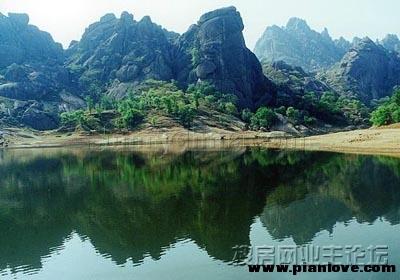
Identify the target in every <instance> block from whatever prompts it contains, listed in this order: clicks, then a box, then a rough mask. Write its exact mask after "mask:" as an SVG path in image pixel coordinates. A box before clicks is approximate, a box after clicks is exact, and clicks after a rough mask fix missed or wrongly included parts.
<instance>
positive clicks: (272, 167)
mask: <svg viewBox="0 0 400 280" xmlns="http://www.w3.org/2000/svg"><path fill="white" fill-rule="evenodd" d="M399 223H400V160H399V159H393V158H388V157H379V156H378V157H372V156H356V155H339V154H331V153H306V152H284V151H271V150H262V149H259V148H252V149H250V148H247V149H228V150H224V151H199V150H197V151H195V150H192V151H180V152H178V151H176V150H174V151H168V149H162V148H161V149H157V150H155V151H151V152H144V151H132V150H130V151H129V150H112V149H109V150H107V149H106V150H99V149H69V150H65V149H47V150H37V149H36V150H15V151H12V150H8V151H0V279H144V280H146V279H163V280H167V279H171V280H179V279H294V278H293V276H291V274H289V273H288V274H283V273H280V274H268V275H266V274H262V273H260V274H251V273H248V272H247V267H245V266H243V265H241V262H242V261H245V259H246V258H247V257H248V255H247V256H246V254H242V255H241V254H236V259H235V261H233V259H234V256H235V252H236V251H237V250H236V249H234V248H235V247H236V246H243V248H246V247H248V246H263V245H268V246H276V247H278V246H282V245H285V246H286V245H287V246H291V245H295V246H304V247H306V246H315V247H317V246H322V247H323V246H326V245H336V246H345V245H360V246H362V247H363V248H367V247H368V246H377V245H388V246H389V262H390V263H392V264H396V265H398V269H399V268H400V225H399ZM295 279H400V274H399V273H396V274H365V275H363V276H359V275H354V274H334V273H333V274H319V275H316V274H301V275H299V276H297V277H296V278H295Z"/></svg>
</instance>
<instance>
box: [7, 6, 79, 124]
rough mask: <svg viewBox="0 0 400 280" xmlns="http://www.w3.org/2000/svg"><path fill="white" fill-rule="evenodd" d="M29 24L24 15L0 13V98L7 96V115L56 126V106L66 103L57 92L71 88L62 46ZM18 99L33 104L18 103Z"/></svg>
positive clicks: (26, 122) (27, 18) (30, 122)
mask: <svg viewBox="0 0 400 280" xmlns="http://www.w3.org/2000/svg"><path fill="white" fill-rule="evenodd" d="M28 23H29V17H28V15H26V14H9V16H8V17H6V16H4V15H0V97H5V98H7V102H6V103H3V106H6V105H5V104H8V106H7V108H6V109H7V110H5V111H6V112H7V114H6V115H7V116H6V117H9V118H13V119H15V120H16V121H18V122H20V123H24V124H26V125H28V126H31V127H34V128H37V129H43V130H45V129H52V128H54V127H56V126H57V125H58V117H54V116H57V114H58V105H61V104H65V102H64V101H63V99H62V98H61V97H60V93H61V92H64V95H70V94H68V93H67V91H68V90H72V88H71V87H72V85H71V83H70V75H69V72H68V71H67V70H66V69H65V67H64V66H63V63H64V53H63V49H62V47H61V45H60V44H58V43H55V42H54V41H53V39H52V38H51V36H50V34H48V33H46V32H43V31H40V30H39V29H38V28H37V27H35V26H32V25H29V24H28ZM18 101H27V102H25V103H26V104H31V105H32V104H35V106H34V107H30V106H22V107H21V106H17V105H16V104H17V103H18ZM13 104H14V105H13ZM50 104H51V105H50ZM64 107H68V106H64ZM72 107H74V106H72ZM24 110H25V111H24ZM50 115H51V116H53V117H51V120H50V119H49V118H47V116H50Z"/></svg>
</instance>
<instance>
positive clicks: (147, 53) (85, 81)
mask: <svg viewBox="0 0 400 280" xmlns="http://www.w3.org/2000/svg"><path fill="white" fill-rule="evenodd" d="M243 28H244V26H243V22H242V19H241V17H240V14H239V13H238V12H237V11H236V9H235V8H234V7H229V8H224V9H219V10H216V11H213V12H209V13H207V14H205V15H203V16H202V17H201V18H200V20H199V21H198V23H197V24H195V25H192V26H191V27H190V28H189V30H188V31H187V32H186V33H185V34H183V35H182V36H179V35H178V34H176V33H172V32H168V31H166V30H164V29H162V28H161V27H160V26H158V25H156V24H154V23H152V22H151V20H150V18H149V17H144V18H143V19H141V20H140V21H135V20H134V19H133V16H132V15H131V14H128V13H126V12H124V13H123V14H122V15H121V18H119V19H117V18H116V17H115V16H114V15H106V16H104V17H103V18H102V19H101V20H100V21H99V22H97V23H94V24H92V25H91V26H90V27H89V28H88V29H87V30H86V32H85V34H84V35H83V37H82V40H81V41H80V42H77V43H74V44H72V45H71V47H70V48H69V49H68V51H67V53H68V56H69V58H68V65H69V68H70V69H71V70H72V71H73V72H74V73H75V74H77V77H78V79H79V81H80V83H79V84H80V86H81V87H83V88H85V87H86V88H88V87H89V86H90V85H93V84H99V85H100V86H102V87H103V90H105V91H107V90H108V91H109V92H111V94H113V95H114V96H117V97H123V96H124V92H126V88H127V84H129V85H130V86H132V85H133V86H135V85H139V84H140V83H141V82H143V81H144V80H147V79H156V80H165V81H169V80H176V81H178V83H179V84H180V85H181V86H182V87H186V86H188V85H189V84H193V83H197V82H198V81H207V82H209V83H211V84H213V85H214V86H215V87H216V88H217V89H218V90H220V91H222V92H225V93H231V94H235V95H236V96H237V97H238V99H239V105H240V107H249V108H254V107H255V106H257V105H258V104H262V103H268V102H272V101H273V97H274V87H273V85H272V83H271V82H270V81H269V80H268V79H266V78H265V77H264V75H263V74H262V69H261V65H260V63H259V61H258V60H257V58H256V56H255V55H254V54H253V53H252V52H251V51H250V50H248V49H247V47H246V45H245V42H244V38H243V34H242V31H243ZM108 84H112V86H111V88H108V89H107V88H106V85H108Z"/></svg>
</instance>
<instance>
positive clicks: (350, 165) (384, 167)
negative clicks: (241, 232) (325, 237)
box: [261, 155, 400, 244]
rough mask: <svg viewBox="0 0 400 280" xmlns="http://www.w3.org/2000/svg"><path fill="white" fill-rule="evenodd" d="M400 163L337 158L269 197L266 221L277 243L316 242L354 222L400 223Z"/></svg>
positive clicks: (311, 168)
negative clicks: (325, 233)
mask: <svg viewBox="0 0 400 280" xmlns="http://www.w3.org/2000/svg"><path fill="white" fill-rule="evenodd" d="M399 162H400V161H399V160H397V159H391V158H382V157H377V158H375V157H365V156H354V155H352V156H349V155H332V156H331V157H330V159H329V160H328V161H326V162H324V163H321V162H317V163H315V164H313V165H310V166H309V167H308V168H307V169H306V170H305V171H304V172H302V173H299V174H298V175H297V176H295V177H294V178H293V179H292V180H289V181H287V182H283V183H281V184H280V185H279V186H278V187H277V188H276V189H275V190H274V191H273V192H272V193H271V194H270V195H269V196H268V197H267V203H266V207H265V208H264V212H263V214H262V215H261V220H262V222H263V224H264V225H265V226H266V228H267V229H268V230H269V232H270V233H271V234H272V236H273V237H275V238H277V239H283V238H287V237H292V238H293V239H294V241H295V242H296V243H298V244H304V243H307V242H310V241H311V240H312V239H313V237H314V236H315V235H316V233H318V232H320V231H321V230H328V231H329V232H331V231H332V230H333V226H334V225H335V224H336V223H337V222H346V221H349V220H351V219H352V218H353V217H355V218H356V219H357V221H358V222H368V223H372V222H374V221H375V220H376V219H378V218H380V217H383V218H385V219H386V220H387V221H389V222H390V223H392V224H398V223H399V217H400V177H399V170H400V169H399V167H400V166H399Z"/></svg>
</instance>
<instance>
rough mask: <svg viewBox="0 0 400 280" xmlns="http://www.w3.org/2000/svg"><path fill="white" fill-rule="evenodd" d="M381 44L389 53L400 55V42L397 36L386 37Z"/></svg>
mask: <svg viewBox="0 0 400 280" xmlns="http://www.w3.org/2000/svg"><path fill="white" fill-rule="evenodd" d="M379 43H380V44H381V45H382V46H383V47H384V48H386V49H387V50H389V51H392V52H398V53H400V40H399V37H397V35H395V34H388V35H386V37H385V38H383V39H382V40H381V41H380V42H379Z"/></svg>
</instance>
